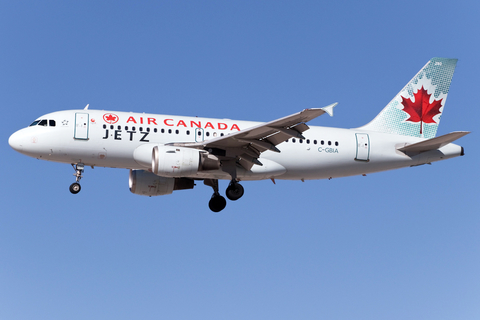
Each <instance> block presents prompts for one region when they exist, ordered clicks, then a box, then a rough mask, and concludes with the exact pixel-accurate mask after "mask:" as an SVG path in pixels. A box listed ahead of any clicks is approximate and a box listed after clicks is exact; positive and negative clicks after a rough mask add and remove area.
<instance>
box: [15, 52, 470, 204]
mask: <svg viewBox="0 0 480 320" xmlns="http://www.w3.org/2000/svg"><path fill="white" fill-rule="evenodd" d="M456 64H457V59H447V58H433V59H431V60H430V61H428V63H427V64H426V65H425V66H424V67H423V68H422V69H421V70H420V71H419V72H418V73H417V74H416V75H415V76H414V77H413V79H412V80H411V81H410V82H408V84H407V85H406V86H405V87H404V88H403V89H402V90H401V91H400V92H399V93H398V94H397V95H396V96H395V97H394V98H393V100H392V101H390V103H388V104H387V106H386V107H385V108H383V109H382V111H381V112H380V113H379V114H378V115H377V116H376V117H375V118H374V119H373V120H372V121H371V122H369V123H368V124H366V125H363V126H361V127H358V128H353V129H341V128H330V127H320V126H308V125H307V124H306V123H307V122H309V121H310V120H312V119H315V118H317V117H319V116H321V115H323V114H325V113H327V114H329V115H330V116H333V108H334V107H335V106H336V105H337V103H334V104H331V105H329V106H326V107H323V108H311V109H305V110H303V111H300V112H298V113H295V114H292V115H289V116H286V117H283V118H280V119H277V120H273V121H270V122H266V123H261V122H252V121H237V120H229V119H213V118H199V117H187V116H173V115H162V114H145V113H133V112H118V111H104V110H91V109H89V108H88V107H89V105H87V106H86V107H85V108H84V109H78V110H66V111H58V112H53V113H49V114H46V115H43V116H41V117H39V118H37V119H36V120H35V121H34V122H33V123H32V124H31V125H30V126H28V127H26V128H24V129H21V130H19V131H17V132H15V133H13V134H12V135H11V136H10V138H9V140H8V143H9V144H10V146H11V147H12V148H13V149H14V150H16V151H18V152H20V153H22V154H25V155H27V156H30V157H33V158H36V159H41V160H48V161H55V162H60V163H69V164H71V165H72V167H73V168H74V171H75V174H74V176H75V179H76V180H75V182H74V183H72V184H71V186H70V192H71V193H73V194H77V193H78V192H79V191H80V189H81V186H80V183H79V182H80V179H81V178H82V177H83V173H84V169H85V167H86V166H90V167H92V168H94V167H110V168H125V169H129V170H130V173H129V188H130V191H131V192H132V193H134V194H137V195H144V196H150V197H151V196H159V195H168V194H171V193H172V192H173V191H177V190H186V189H193V187H194V186H195V182H197V181H203V183H204V184H205V185H207V186H210V187H212V188H213V195H212V197H211V199H210V200H209V208H210V209H211V210H212V211H213V212H220V211H222V210H223V209H224V208H225V207H226V204H227V201H226V199H225V198H224V197H223V196H222V195H220V192H219V180H227V181H230V182H229V184H228V187H227V188H226V191H225V194H226V197H227V198H228V199H229V200H232V201H236V200H238V199H240V198H241V197H242V196H243V194H244V188H243V186H242V185H241V184H240V182H241V181H252V180H264V179H271V180H272V181H273V182H274V183H275V181H276V180H301V181H305V180H312V179H332V178H339V177H347V176H355V175H366V174H369V173H373V172H379V171H385V170H392V169H398V168H404V167H413V166H419V165H423V164H431V163H432V162H435V161H440V160H446V159H450V158H453V157H457V156H463V155H464V149H463V147H461V146H459V145H456V144H453V143H452V142H454V141H455V140H457V139H459V138H461V137H463V136H465V135H466V134H468V133H470V132H467V131H456V132H451V133H448V134H445V135H442V136H439V137H436V132H437V129H438V125H439V122H440V117H441V115H442V113H443V109H444V106H445V101H446V98H447V94H448V91H449V88H450V83H451V80H452V77H453V73H454V70H455V67H456Z"/></svg>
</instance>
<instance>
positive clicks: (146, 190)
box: [128, 170, 195, 197]
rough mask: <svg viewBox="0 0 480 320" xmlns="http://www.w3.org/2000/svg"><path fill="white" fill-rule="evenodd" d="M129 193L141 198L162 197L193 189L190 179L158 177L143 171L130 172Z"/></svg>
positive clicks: (192, 182)
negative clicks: (174, 192)
mask: <svg viewBox="0 0 480 320" xmlns="http://www.w3.org/2000/svg"><path fill="white" fill-rule="evenodd" d="M128 182H129V187H130V192H132V193H134V194H138V195H142V196H150V197H151V196H162V195H166V194H171V193H172V192H173V191H175V190H185V189H193V186H194V185H195V183H194V181H193V180H192V179H187V178H166V177H160V176H157V175H155V174H153V173H152V172H148V171H145V170H130V176H129V181H128Z"/></svg>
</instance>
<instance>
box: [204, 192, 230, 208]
mask: <svg viewBox="0 0 480 320" xmlns="http://www.w3.org/2000/svg"><path fill="white" fill-rule="evenodd" d="M226 206H227V200H225V198H224V197H222V196H221V195H219V194H214V195H213V196H212V198H211V199H210V201H209V202H208V207H209V208H210V210H212V211H213V212H220V211H222V210H223V209H225V207H226Z"/></svg>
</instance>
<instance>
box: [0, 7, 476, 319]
mask: <svg viewBox="0 0 480 320" xmlns="http://www.w3.org/2000/svg"><path fill="white" fill-rule="evenodd" d="M479 12H480V4H479V3H477V2H475V1H453V2H452V1H448V2H447V1H401V2H396V3H392V2H388V1H387V2H385V1H370V2H368V3H365V2H355V1H335V2H317V1H295V2H294V1H291V2H288V1H201V2H200V1H194V2H193V1H190V2H189V1H176V2H163V1H157V2H145V1H144V2H140V3H138V2H125V1H105V2H101V3H100V2H98V1H42V2H38V1H2V2H1V3H0V30H2V31H1V32H0V43H1V44H2V45H1V46H0V56H1V59H0V68H1V69H0V70H1V76H0V97H1V101H2V112H3V117H4V125H2V126H1V127H0V132H1V139H2V141H3V145H2V147H1V148H2V149H1V150H2V155H3V156H2V157H1V160H0V161H1V165H2V168H3V174H2V177H3V179H2V182H3V183H2V184H1V187H0V191H1V199H2V207H3V209H2V210H1V211H2V213H1V214H0V318H1V319H86V318H90V319H132V318H137V319H159V318H160V319H162V318H163V319H276V320H278V319H456V320H457V319H478V318H479V317H480V304H479V301H480V276H479V270H480V240H479V237H478V233H479V232H478V231H479V230H480V215H479V212H480V200H479V195H478V181H479V179H480V176H479V168H478V159H479V157H480V151H479V150H478V132H477V128H478V119H479V116H480V112H479V105H478V102H477V98H476V94H478V85H479V80H478V79H479V76H478V75H479V74H480V64H479V60H478V52H479V49H480V37H479V35H480V23H479V22H478V13H479ZM435 56H439V57H449V58H458V59H459V62H458V64H457V69H456V72H455V75H454V77H453V81H452V86H451V88H450V93H449V96H448V100H447V104H446V108H445V111H444V115H443V117H442V122H441V124H440V127H439V130H438V134H446V133H448V132H451V131H457V130H468V131H472V133H471V134H470V135H468V136H466V137H464V138H462V139H461V140H459V144H461V145H462V146H464V147H465V151H466V156H464V157H460V158H455V159H451V160H448V161H443V162H438V163H435V164H433V165H431V166H421V167H416V168H409V169H402V170H397V171H390V172H384V173H377V174H372V175H368V176H367V177H351V178H342V179H333V180H331V181H324V180H321V181H307V182H305V183H302V182H300V181H277V184H276V185H273V184H272V182H271V181H261V182H245V183H244V186H245V190H246V191H245V196H244V197H243V198H242V199H241V200H239V201H237V202H235V203H228V205H227V208H226V209H225V210H224V211H223V212H222V213H220V214H213V213H211V212H210V211H209V209H208V206H207V203H208V200H209V198H210V196H211V188H208V187H205V186H203V185H201V184H199V185H197V187H196V188H195V189H194V190H189V191H178V192H175V193H174V194H172V195H170V196H164V197H156V198H155V197H154V198H145V197H140V196H136V195H133V194H131V193H130V192H129V190H128V171H127V170H122V169H105V168H95V169H94V170H92V169H90V168H87V170H86V172H85V174H84V178H83V179H82V191H81V192H80V193H79V194H78V195H71V194H70V193H69V191H68V186H69V185H70V184H71V183H72V182H73V181H74V177H73V176H72V174H73V170H72V168H71V167H70V165H68V164H57V163H50V162H45V161H39V160H35V159H32V158H28V157H26V156H23V155H21V154H19V153H16V152H15V151H14V150H12V149H11V148H10V147H9V146H8V143H7V140H8V137H9V135H10V134H11V133H13V132H14V131H16V130H18V129H20V128H22V127H25V126H27V125H28V124H30V123H31V122H32V121H33V120H34V119H36V118H37V117H39V116H41V115H43V114H46V113H49V112H53V111H57V110H64V109H76V108H83V107H84V106H85V105H86V104H90V108H92V109H106V110H119V111H135V112H151V113H165V114H173V115H192V116H206V117H219V118H231V119H241V120H259V121H269V120H273V119H276V118H279V117H283V116H286V115H289V114H292V113H295V112H297V111H300V110H302V109H304V108H310V107H323V106H326V105H328V104H330V103H333V102H339V105H338V106H337V107H336V108H335V116H334V117H333V118H330V117H327V116H324V117H320V118H318V119H315V120H313V121H312V122H311V124H313V125H323V126H333V127H346V128H351V127H357V126H361V125H363V124H365V123H367V122H368V121H369V120H371V119H372V118H373V117H374V116H375V115H376V114H377V113H378V112H379V111H380V110H381V109H382V108H383V107H384V106H385V105H386V104H387V103H388V102H389V101H390V100H391V99H392V98H393V97H394V96H395V94H396V93H397V92H399V91H400V89H401V88H402V87H403V86H404V85H405V84H406V83H407V82H408V81H409V80H410V79H411V78H412V77H413V76H414V75H415V73H416V72H417V71H418V70H419V69H420V68H421V67H422V66H423V65H424V64H425V63H426V62H427V61H428V60H429V59H430V58H432V57H435ZM5 120H6V121H5ZM226 185H227V183H226V182H223V183H222V184H221V187H222V189H223V188H225V187H226Z"/></svg>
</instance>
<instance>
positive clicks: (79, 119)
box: [74, 112, 88, 140]
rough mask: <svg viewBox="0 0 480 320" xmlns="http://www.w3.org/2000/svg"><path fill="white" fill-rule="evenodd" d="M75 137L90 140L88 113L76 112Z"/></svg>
mask: <svg viewBox="0 0 480 320" xmlns="http://www.w3.org/2000/svg"><path fill="white" fill-rule="evenodd" d="M74 138H75V139H80V140H88V113H80V112H79V113H75V133H74Z"/></svg>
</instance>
